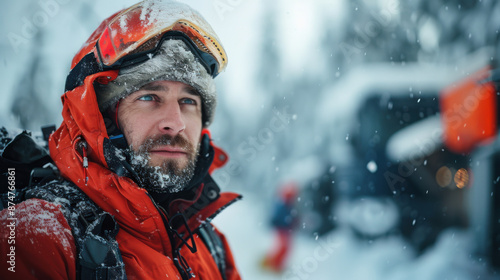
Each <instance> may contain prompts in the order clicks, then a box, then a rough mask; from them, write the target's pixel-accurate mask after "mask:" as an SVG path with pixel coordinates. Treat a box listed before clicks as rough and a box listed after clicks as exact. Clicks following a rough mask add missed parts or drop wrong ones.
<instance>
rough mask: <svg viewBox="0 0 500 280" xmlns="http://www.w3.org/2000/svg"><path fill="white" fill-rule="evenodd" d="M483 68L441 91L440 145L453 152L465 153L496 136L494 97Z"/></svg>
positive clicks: (487, 75) (494, 92) (491, 85)
mask: <svg viewBox="0 0 500 280" xmlns="http://www.w3.org/2000/svg"><path fill="white" fill-rule="evenodd" d="M490 70H491V69H490V67H485V68H483V69H481V70H480V71H478V72H476V73H474V74H472V75H471V76H469V77H468V78H466V79H464V80H461V81H459V82H458V83H454V84H453V85H450V86H449V87H447V88H445V89H444V90H443V91H442V92H441V95H440V98H439V99H440V107H441V116H442V117H441V119H442V122H443V128H444V131H443V132H444V133H443V137H444V143H445V145H446V147H448V148H449V149H450V150H452V151H454V152H456V153H469V152H471V151H472V149H473V148H474V147H476V146H477V145H478V144H479V143H481V142H483V141H485V140H488V139H492V138H493V137H494V136H495V135H496V133H497V96H496V90H495V85H494V84H493V82H485V81H486V80H487V79H488V78H489V77H490Z"/></svg>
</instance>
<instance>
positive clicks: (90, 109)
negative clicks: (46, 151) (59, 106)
mask: <svg viewBox="0 0 500 280" xmlns="http://www.w3.org/2000/svg"><path fill="white" fill-rule="evenodd" d="M116 74H117V73H116V72H115V71H108V72H101V73H97V74H94V75H91V76H88V77H87V78H86V79H85V82H84V85H82V86H79V87H77V88H75V89H74V90H72V91H68V92H66V93H65V94H64V95H63V96H62V102H63V112H62V115H63V119H64V120H63V122H62V124H61V126H60V127H59V129H57V130H56V131H55V132H54V133H53V134H52V135H51V138H50V140H49V148H50V154H51V157H52V159H53V160H54V161H55V163H56V164H57V167H58V168H59V170H60V172H61V175H62V176H63V177H64V178H65V179H67V180H69V181H71V182H73V183H75V184H76V185H77V186H78V187H79V188H80V189H82V190H83V191H84V192H85V193H86V194H87V195H88V196H89V197H90V198H91V199H92V200H93V201H94V202H95V203H96V204H97V205H98V206H99V207H101V208H102V209H103V210H104V211H106V212H108V213H110V214H111V215H113V216H114V217H115V219H116V221H117V222H118V224H119V226H120V230H119V233H118V235H117V237H116V240H117V242H118V244H119V248H120V251H121V253H122V258H123V261H124V263H125V269H126V273H127V277H128V279H181V277H180V274H179V272H178V270H177V268H176V267H175V265H174V263H173V261H172V259H173V256H172V247H171V242H170V239H169V235H168V232H167V230H166V227H165V225H164V222H163V220H162V217H161V214H160V212H159V210H158V208H157V207H156V206H155V205H154V203H153V201H152V199H151V198H150V196H149V195H148V193H147V192H146V191H145V190H144V189H143V188H140V187H138V186H137V184H136V183H135V182H134V181H133V180H132V179H130V178H128V177H120V176H118V175H117V174H116V173H113V172H112V171H110V170H109V168H108V163H107V162H106V159H105V156H104V148H103V142H104V141H105V138H108V135H107V133H106V129H105V125H104V121H103V118H102V116H101V113H100V112H99V109H98V105H97V100H96V96H95V92H94V89H93V86H92V85H93V83H94V81H95V80H96V79H102V78H106V77H108V76H110V77H112V78H114V77H116ZM204 133H207V132H206V131H204ZM83 140H84V141H85V142H86V143H87V147H88V148H87V154H88V158H89V164H88V168H84V167H83V161H82V152H81V151H79V150H77V148H76V147H77V146H78V145H77V144H78V142H79V141H83ZM211 145H212V146H213V147H214V149H215V159H216V160H215V161H214V162H213V163H212V166H211V171H212V170H213V169H214V168H217V167H219V166H221V165H223V163H224V162H225V160H222V161H221V160H220V158H221V157H220V155H222V154H223V152H222V150H220V149H218V148H217V147H215V146H214V145H213V144H211ZM222 158H223V157H222ZM85 178H88V179H87V183H85V181H86V179H85ZM200 187H203V186H200ZM238 198H239V196H238V195H237V194H234V193H222V194H221V195H220V197H219V198H218V199H217V200H215V201H213V202H211V203H210V204H208V205H207V206H205V207H204V208H203V209H201V210H198V209H197V208H196V207H191V208H189V206H193V205H195V204H196V203H197V201H191V202H189V201H183V202H182V201H181V203H178V208H180V209H188V208H189V210H190V211H191V210H192V209H196V211H197V212H195V213H192V214H191V215H190V218H189V219H188V221H187V223H188V225H189V227H190V228H191V230H194V229H196V228H197V227H198V226H199V225H200V224H201V223H202V222H205V221H207V220H209V219H210V218H212V217H213V216H214V215H215V214H216V213H218V212H219V211H220V210H221V209H222V208H224V207H225V206H226V205H228V204H230V203H232V202H233V201H235V200H237V199H238ZM60 207H61V206H60V205H58V204H57V203H49V202H46V201H42V200H37V199H30V200H27V201H25V202H23V203H21V204H19V205H16V208H15V210H14V212H9V210H8V209H5V210H4V211H2V212H0V231H1V233H0V252H2V253H1V254H0V279H75V277H76V271H75V260H76V258H77V256H76V249H75V245H74V240H73V236H72V234H71V229H70V227H69V225H68V223H67V221H66V219H65V218H64V216H63V214H62V212H61V209H60ZM198 208H199V207H198ZM11 210H12V209H11ZM191 212H192V211H191ZM14 218H15V220H13V219H14ZM13 221H14V222H15V223H14V224H15V226H11V227H9V225H12V222H13ZM10 229H13V230H10ZM217 233H218V235H219V236H220V237H221V239H222V241H223V243H224V246H225V249H226V254H227V260H226V262H227V269H226V273H225V274H226V278H227V279H228V280H233V279H240V276H239V274H238V271H237V270H236V267H235V264H234V261H233V258H232V255H231V251H230V249H229V247H228V244H227V242H226V241H225V238H224V237H223V236H222V235H221V234H220V233H219V232H217ZM9 237H10V238H9ZM10 240H14V241H10ZM194 240H195V242H196V245H197V248H198V250H197V252H196V253H191V252H190V251H189V249H188V248H186V246H183V247H182V249H181V254H182V256H183V257H184V258H185V259H186V262H187V264H188V265H189V266H190V267H191V268H192V270H193V272H194V274H195V275H196V279H210V280H212V279H222V278H221V276H220V272H219V270H218V267H217V265H216V264H215V261H214V259H213V258H212V256H211V255H210V252H209V251H208V249H207V248H206V246H205V245H204V243H203V242H201V239H200V238H199V236H198V235H196V234H194ZM9 242H15V244H10V243H9ZM9 260H13V261H14V262H11V263H9V262H8V261H9ZM12 264H15V272H11V271H9V270H8V269H9V267H12Z"/></svg>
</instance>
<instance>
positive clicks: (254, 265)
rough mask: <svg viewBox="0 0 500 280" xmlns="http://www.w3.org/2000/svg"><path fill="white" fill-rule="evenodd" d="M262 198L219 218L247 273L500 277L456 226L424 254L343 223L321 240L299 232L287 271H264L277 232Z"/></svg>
mask: <svg viewBox="0 0 500 280" xmlns="http://www.w3.org/2000/svg"><path fill="white" fill-rule="evenodd" d="M261 204H262V202H261V200H259V199H257V198H255V197H253V196H252V195H246V196H245V197H244V199H243V200H242V201H240V202H238V203H236V204H234V205H232V206H230V207H229V208H228V209H226V210H225V211H223V212H222V213H221V214H220V216H218V217H216V218H215V220H214V223H215V224H216V225H217V226H218V227H219V228H220V229H221V230H222V231H223V232H224V233H225V234H226V236H227V238H228V240H229V242H230V244H231V247H232V249H233V254H234V256H235V258H236V262H237V265H238V268H239V269H240V272H241V274H242V277H243V279H262V280H272V279H283V280H285V279H286V280H299V279H300V280H304V279H318V280H323V279H325V280H326V279H344V280H350V279H369V280H378V279H381V280H382V279H383V280H391V279H398V280H399V279H405V280H406V279H408V280H412V279H415V280H446V279H450V280H469V279H500V276H498V274H496V275H494V274H493V273H491V272H488V269H487V267H486V265H485V264H484V263H483V262H482V260H481V259H479V258H476V257H473V256H472V255H471V254H470V247H471V244H472V242H473V240H472V238H471V237H470V236H469V234H468V233H467V232H464V231H461V230H453V229H449V230H447V231H445V232H443V233H442V234H441V236H440V237H439V239H438V241H437V242H436V244H435V245H434V246H433V247H431V248H430V249H428V250H427V251H425V252H424V253H423V254H422V255H417V254H416V253H415V252H414V251H413V249H412V248H411V246H410V245H409V244H408V243H407V242H406V241H405V240H403V239H401V238H399V237H396V236H392V237H385V238H381V239H378V240H373V241H361V240H359V239H357V238H356V237H354V236H353V235H352V234H351V232H350V231H349V230H347V229H342V228H341V229H337V230H334V231H333V232H331V233H329V234H328V235H326V236H322V237H320V238H317V239H316V240H315V239H314V238H311V237H307V236H304V235H298V236H296V237H295V239H294V248H293V251H292V255H291V256H290V259H289V262H288V268H287V269H286V270H285V271H284V272H283V273H282V274H276V273H272V272H268V271H263V270H262V269H261V268H260V265H259V262H260V260H261V258H262V256H263V255H264V254H265V252H266V251H267V250H268V248H269V247H270V246H271V245H272V242H273V235H272V231H271V230H270V228H269V227H268V226H267V220H268V217H267V216H266V213H265V211H264V209H266V207H262V206H263V205H261Z"/></svg>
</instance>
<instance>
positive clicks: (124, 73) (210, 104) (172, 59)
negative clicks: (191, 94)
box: [94, 40, 217, 127]
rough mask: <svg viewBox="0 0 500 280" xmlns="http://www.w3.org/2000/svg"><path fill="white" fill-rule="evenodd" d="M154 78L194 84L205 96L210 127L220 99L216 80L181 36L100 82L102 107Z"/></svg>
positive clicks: (97, 87)
mask: <svg viewBox="0 0 500 280" xmlns="http://www.w3.org/2000/svg"><path fill="white" fill-rule="evenodd" d="M152 81H178V82H182V83H185V84H187V85H190V86H192V87H193V88H194V89H196V90H197V91H198V92H199V94H200V97H201V100H202V114H203V117H202V118H203V126H204V127H208V126H209V125H210V124H211V123H212V120H213V117H214V113H215V106H216V103H217V96H216V89H215V83H214V80H213V78H212V76H211V75H210V74H208V72H207V70H206V69H205V68H204V67H203V65H201V63H200V62H199V61H198V59H197V58H196V57H195V56H194V54H193V53H192V52H191V51H190V50H189V48H188V47H187V45H186V44H185V43H184V42H183V41H180V40H166V41H164V42H163V43H162V46H161V48H160V49H159V50H158V52H157V53H156V55H154V56H152V57H151V59H149V60H147V61H146V62H143V63H141V64H138V65H134V66H130V67H126V68H122V69H120V72H119V74H118V77H117V78H116V79H115V80H113V81H111V82H109V84H107V85H103V84H99V83H96V84H95V86H94V87H95V91H96V95H97V102H98V103H99V110H100V111H101V112H105V111H106V110H107V109H108V108H110V106H111V105H114V104H116V102H118V101H119V100H120V99H122V98H124V97H126V96H128V95H129V94H131V93H133V92H135V91H138V90H139V89H140V88H141V87H142V86H144V85H146V84H148V83H151V82H152Z"/></svg>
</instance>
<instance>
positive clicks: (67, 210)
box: [20, 181, 127, 280]
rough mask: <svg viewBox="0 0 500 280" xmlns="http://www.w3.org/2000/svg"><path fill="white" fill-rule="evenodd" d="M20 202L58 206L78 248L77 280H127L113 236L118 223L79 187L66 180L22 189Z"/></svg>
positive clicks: (116, 230)
mask: <svg viewBox="0 0 500 280" xmlns="http://www.w3.org/2000/svg"><path fill="white" fill-rule="evenodd" d="M21 191H23V192H24V195H20V197H22V199H24V200H27V199H30V198H38V199H43V200H46V201H50V202H55V203H59V204H61V205H62V206H63V207H62V210H63V214H64V216H65V217H66V220H67V221H68V224H69V225H70V227H71V231H72V234H73V237H74V239H75V244H76V248H77V255H78V259H77V263H76V264H77V279H82V280H84V279H102V280H106V279H126V278H127V277H126V274H125V265H124V263H123V260H122V257H121V252H120V249H119V248H118V242H116V234H117V233H118V230H119V228H118V223H117V222H116V221H115V219H114V218H113V216H111V215H110V214H109V213H107V212H104V211H103V210H102V209H101V208H99V207H98V206H97V205H96V204H95V203H94V202H92V201H91V200H90V198H89V197H88V196H87V195H85V193H83V191H82V190H80V188H78V187H77V186H76V185H74V184H73V183H71V182H68V181H62V182H61V181H52V182H50V183H48V184H46V185H44V186H35V187H33V188H27V189H24V190H21Z"/></svg>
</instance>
